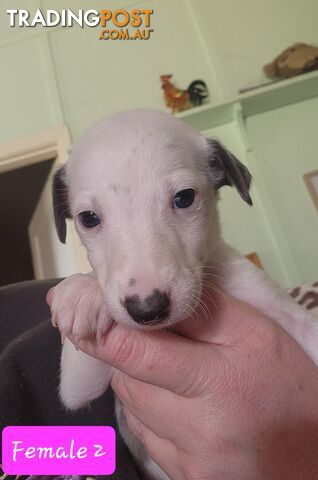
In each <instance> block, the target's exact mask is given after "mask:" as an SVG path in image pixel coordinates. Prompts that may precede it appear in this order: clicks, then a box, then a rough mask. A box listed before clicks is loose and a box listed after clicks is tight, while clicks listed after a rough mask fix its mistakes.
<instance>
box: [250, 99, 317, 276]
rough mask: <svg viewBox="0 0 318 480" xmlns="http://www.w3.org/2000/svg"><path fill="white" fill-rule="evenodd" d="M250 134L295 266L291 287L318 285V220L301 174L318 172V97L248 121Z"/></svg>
mask: <svg viewBox="0 0 318 480" xmlns="http://www.w3.org/2000/svg"><path fill="white" fill-rule="evenodd" d="M247 131H248V135H249V138H250V141H251V143H252V145H253V150H254V155H255V159H256V161H257V165H258V169H259V171H260V172H261V175H262V179H263V181H264V184H265V187H266V190H267V194H268V197H269V198H270V200H271V202H272V204H273V205H274V208H275V212H276V215H277V217H278V218H279V222H280V224H281V226H282V230H283V232H284V235H285V238H286V240H287V242H288V246H289V249H290V251H291V252H292V259H293V261H294V262H295V264H296V267H297V271H298V276H297V277H295V278H294V279H293V284H294V285H297V284H299V283H308V282H312V281H317V279H318V254H317V249H318V215H317V210H316V208H315V205H314V203H313V202H312V199H311V197H310V195H309V193H308V191H307V188H306V184H305V182H304V179H303V175H304V174H305V173H307V172H310V171H313V170H317V168H318V153H317V152H318V98H313V99H310V100H306V101H303V102H299V103H295V104H293V105H288V106H285V107H282V108H279V109H275V110H271V111H268V112H265V113H262V114H259V115H255V116H253V117H250V118H248V119H247ZM269 220H270V219H269Z"/></svg>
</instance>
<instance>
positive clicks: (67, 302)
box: [50, 274, 112, 409]
mask: <svg viewBox="0 0 318 480" xmlns="http://www.w3.org/2000/svg"><path fill="white" fill-rule="evenodd" d="M50 295H51V311H52V322H53V324H54V325H55V326H58V328H59V329H60V332H61V336H62V341H63V340H65V341H64V345H63V349H62V357H61V382H60V397H61V400H62V402H63V403H64V405H65V406H66V407H67V408H70V409H77V408H80V407H83V406H84V405H85V404H87V403H88V402H89V401H91V400H93V399H95V398H98V397H99V396H100V395H101V394H102V393H103V392H104V391H105V390H106V389H107V387H108V384H109V382H110V379H111V374H112V368H111V367H110V366H108V365H107V364H105V363H104V362H101V361H100V360H97V359H95V358H92V357H90V356H88V355H86V354H85V353H83V352H80V351H77V350H76V348H75V347H74V345H73V343H71V342H70V341H69V340H68V338H67V337H68V336H69V337H70V338H72V341H73V342H74V343H75V344H78V343H79V342H80V340H81V339H82V338H84V337H86V336H88V335H96V336H97V337H98V336H101V335H102V334H103V333H105V331H106V330H107V329H108V328H109V326H110V325H111V323H112V322H111V319H110V316H109V315H108V312H107V307H106V305H105V302H104V299H103V295H102V292H101V290H100V287H99V285H98V282H97V280H96V277H95V276H94V275H93V274H88V275H82V274H77V275H73V276H71V277H69V278H66V279H65V280H63V281H62V282H61V283H59V284H58V285H57V286H56V287H55V288H54V289H53V290H52V292H51V294H50Z"/></svg>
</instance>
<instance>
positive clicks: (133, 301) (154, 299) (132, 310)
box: [124, 289, 170, 325]
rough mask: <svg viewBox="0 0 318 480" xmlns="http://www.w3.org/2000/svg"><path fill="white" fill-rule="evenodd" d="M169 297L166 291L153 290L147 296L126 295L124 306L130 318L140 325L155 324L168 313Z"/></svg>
mask: <svg viewBox="0 0 318 480" xmlns="http://www.w3.org/2000/svg"><path fill="white" fill-rule="evenodd" d="M169 305H170V298H169V296H168V295H167V293H166V292H161V291H160V290H157V289H156V290H154V291H153V293H152V294H151V295H149V297H146V298H145V299H143V300H142V299H141V298H140V297H139V295H132V296H131V297H126V298H125V301H124V306H125V308H126V310H127V312H128V313H129V315H130V316H131V318H132V319H133V320H134V321H135V322H136V323H139V324H140V325H146V324H147V325H150V324H155V323H158V322H160V321H161V320H163V319H164V318H166V317H167V316H168V315H169Z"/></svg>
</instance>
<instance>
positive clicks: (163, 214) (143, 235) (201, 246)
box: [51, 110, 318, 480]
mask: <svg viewBox="0 0 318 480" xmlns="http://www.w3.org/2000/svg"><path fill="white" fill-rule="evenodd" d="M250 183H251V175H250V173H249V171H248V170H247V168H246V167H245V166H244V165H243V164H242V163H241V162H240V161H239V160H238V159H237V158H236V157H235V156H234V155H232V154H231V153H230V152H228V151H227V150H226V149H225V148H224V147H223V146H222V145H221V144H220V143H219V142H218V141H216V140H214V139H208V138H206V137H204V136H203V135H201V134H200V133H198V132H196V131H194V130H193V129H192V128H190V127H189V126H188V125H186V124H184V123H183V122H181V121H179V120H177V119H175V118H174V117H172V116H170V115H167V114H163V113H159V112H156V111H146V110H145V111H143V110H140V111H131V112H126V113H118V114H115V115H112V116H111V117H109V118H106V119H105V120H103V121H102V122H100V123H99V124H97V125H96V126H94V127H93V128H91V129H90V130H89V131H88V132H87V133H86V134H85V135H84V136H83V137H82V138H81V140H80V141H79V142H78V144H77V145H76V147H75V148H74V150H73V152H72V154H71V156H70V159H69V161H68V163H67V164H66V166H63V167H62V168H61V169H60V170H59V171H58V172H57V173H56V174H55V177H54V181H53V201H54V213H55V222H56V227H57V232H58V235H59V238H60V240H61V241H62V242H65V239H66V219H67V218H72V219H74V222H75V225H76V229H77V232H78V234H79V236H80V238H81V240H82V242H83V244H84V245H85V247H86V249H87V255H88V259H89V261H90V264H91V266H92V269H93V272H92V273H91V274H88V275H82V274H78V275H74V276H72V277H69V278H67V279H66V280H64V281H63V282H61V283H60V284H59V285H58V286H57V287H55V289H54V291H53V294H52V304H51V309H52V321H53V323H54V324H55V325H56V326H58V327H59V329H60V331H61V335H62V337H63V338H65V342H64V345H63V350H62V358H61V381H60V397H61V400H62V402H63V404H64V405H65V406H66V407H67V408H69V409H77V408H80V407H83V406H85V405H87V404H88V403H89V402H90V401H91V400H93V399H95V398H97V397H99V396H100V395H101V394H102V393H103V392H104V391H105V389H106V388H107V387H108V385H109V382H110V379H111V375H112V369H111V367H109V366H108V365H107V364H105V363H103V362H101V361H99V360H96V359H95V358H91V357H89V356H87V355H86V354H84V353H82V352H80V351H77V350H76V349H75V347H74V346H73V344H72V343H71V342H70V341H69V340H68V339H67V336H68V335H72V338H73V339H75V342H78V341H79V340H80V339H81V338H83V337H85V336H87V335H92V334H94V335H97V337H100V336H101V335H103V333H105V332H106V330H107V329H108V328H109V326H110V325H111V324H112V322H114V321H115V322H118V323H120V324H122V325H126V326H127V327H132V328H143V329H154V328H166V327H168V326H171V325H173V324H175V323H177V322H179V321H180V320H182V319H184V318H185V317H187V316H189V313H190V312H191V311H193V309H195V308H196V306H197V305H198V301H199V299H200V295H201V291H202V286H203V283H204V282H206V281H207V279H210V278H214V279H216V281H215V282H214V283H215V284H216V285H217V287H218V288H220V289H221V290H225V291H227V292H229V293H230V294H232V295H234V296H235V297H237V298H239V299H241V300H243V301H245V302H247V303H249V304H251V305H253V306H255V307H256V308H258V309H259V310H261V311H262V312H264V313H265V314H267V315H268V316H269V317H271V318H272V319H274V320H275V321H277V322H278V323H279V324H280V325H281V326H282V327H283V328H285V329H286V330H287V331H288V332H289V333H290V334H291V335H292V336H293V337H294V338H295V339H296V340H297V341H298V342H299V344H300V345H301V346H302V347H303V348H304V350H305V351H306V352H307V353H308V355H310V356H311V358H312V359H313V360H314V362H315V363H316V364H318V349H317V344H318V326H317V322H316V324H315V322H314V320H313V318H312V317H311V316H310V314H309V313H308V312H307V311H306V310H303V309H302V308H301V307H299V306H298V305H297V304H295V303H294V302H293V300H291V299H290V298H289V296H288V295H287V294H286V293H285V292H284V291H282V290H281V289H280V288H279V287H278V286H276V285H275V284H274V283H272V282H271V281H270V280H269V279H268V278H267V277H266V275H265V274H264V273H263V272H262V271H260V270H259V269H257V268H255V267H254V266H253V265H252V264H251V263H250V262H249V261H248V260H246V259H245V258H244V257H242V256H241V255H239V254H238V253H237V252H236V251H235V250H233V249H232V248H230V247H229V246H227V245H226V244H225V243H224V242H223V240H222V237H221V233H220V224H219V217H218V210H217V203H218V197H219V194H218V190H219V189H220V188H221V187H222V186H223V185H229V186H232V187H234V188H236V190H237V192H238V194H239V195H240V196H241V198H242V200H243V201H244V202H246V203H247V204H249V205H252V200H251V197H250V195H249V187H250ZM209 274H210V276H209ZM211 274H212V275H213V277H211ZM163 375H164V373H163ZM116 413H117V418H118V422H119V429H120V431H121V433H122V435H123V437H124V439H125V440H126V442H127V444H128V446H129V448H130V449H131V451H132V452H133V454H134V455H135V457H136V458H137V460H138V461H139V462H140V464H141V465H142V467H143V469H144V471H145V474H146V475H148V477H149V478H152V479H156V480H167V479H168V477H167V476H166V474H165V473H164V472H163V471H162V470H161V469H160V468H159V467H158V466H157V465H156V464H155V463H154V462H153V461H152V460H151V459H150V458H149V457H148V456H147V454H146V452H145V451H144V449H143V447H142V446H141V445H140V443H139V442H138V441H137V440H136V439H135V438H134V437H133V436H132V435H131V434H130V433H129V431H128V429H127V426H126V424H125V420H124V416H123V414H122V411H121V405H120V403H119V401H117V403H116Z"/></svg>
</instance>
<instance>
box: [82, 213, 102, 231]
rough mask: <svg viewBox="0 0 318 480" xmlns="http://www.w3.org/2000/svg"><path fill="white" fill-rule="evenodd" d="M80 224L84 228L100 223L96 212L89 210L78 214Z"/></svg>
mask: <svg viewBox="0 0 318 480" xmlns="http://www.w3.org/2000/svg"><path fill="white" fill-rule="evenodd" d="M79 218H80V221H81V223H82V225H84V227H86V228H93V227H96V226H97V225H99V224H100V218H99V217H98V216H97V215H96V213H94V212H91V211H85V212H82V213H80V214H79Z"/></svg>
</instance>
